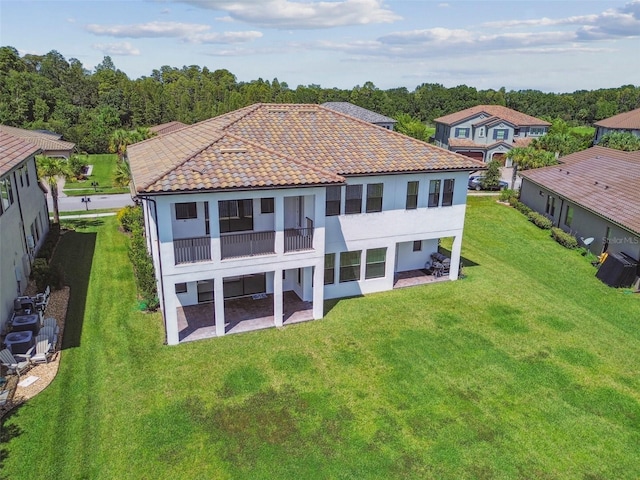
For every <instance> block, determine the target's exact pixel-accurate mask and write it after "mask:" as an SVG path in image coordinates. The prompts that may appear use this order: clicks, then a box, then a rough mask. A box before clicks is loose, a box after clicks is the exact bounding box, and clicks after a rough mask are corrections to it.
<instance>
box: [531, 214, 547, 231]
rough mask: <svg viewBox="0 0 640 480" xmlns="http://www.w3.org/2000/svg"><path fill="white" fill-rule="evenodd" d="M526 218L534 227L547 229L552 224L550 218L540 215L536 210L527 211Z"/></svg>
mask: <svg viewBox="0 0 640 480" xmlns="http://www.w3.org/2000/svg"><path fill="white" fill-rule="evenodd" d="M527 218H528V219H529V221H530V222H533V224H534V225H535V226H536V227H538V228H542V229H543V230H549V229H550V228H551V227H552V226H553V223H552V222H551V220H549V219H548V218H547V217H545V216H544V215H540V214H539V213H538V212H529V213H528V214H527Z"/></svg>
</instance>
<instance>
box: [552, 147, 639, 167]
mask: <svg viewBox="0 0 640 480" xmlns="http://www.w3.org/2000/svg"><path fill="white" fill-rule="evenodd" d="M589 158H618V159H621V160H626V161H629V162H634V161H635V162H638V163H640V151H637V152H623V151H622V150H615V149H613V148H607V147H601V146H599V145H596V146H594V147H591V148H587V149H586V150H581V151H579V152H575V153H572V154H570V155H565V156H564V157H560V158H559V159H558V161H559V162H560V163H574V162H580V161H582V160H587V159H589Z"/></svg>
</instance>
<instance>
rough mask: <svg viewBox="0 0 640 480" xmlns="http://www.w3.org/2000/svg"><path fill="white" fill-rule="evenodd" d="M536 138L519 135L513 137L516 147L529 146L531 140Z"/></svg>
mask: <svg viewBox="0 0 640 480" xmlns="http://www.w3.org/2000/svg"><path fill="white" fill-rule="evenodd" d="M534 140H535V138H534V137H518V138H514V139H513V146H514V147H528V146H529V144H530V143H531V142H533V141H534Z"/></svg>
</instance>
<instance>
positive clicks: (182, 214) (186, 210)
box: [175, 202, 198, 220]
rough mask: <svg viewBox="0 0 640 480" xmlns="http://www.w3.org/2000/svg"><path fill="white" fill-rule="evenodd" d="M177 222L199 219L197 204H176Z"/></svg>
mask: <svg viewBox="0 0 640 480" xmlns="http://www.w3.org/2000/svg"><path fill="white" fill-rule="evenodd" d="M175 205H176V220H188V219H190V218H198V209H197V207H196V202H186V203H176V204H175Z"/></svg>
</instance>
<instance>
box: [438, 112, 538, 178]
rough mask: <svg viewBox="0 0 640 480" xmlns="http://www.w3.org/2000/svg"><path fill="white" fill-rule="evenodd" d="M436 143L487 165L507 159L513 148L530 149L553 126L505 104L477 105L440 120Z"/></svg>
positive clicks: (508, 163)
mask: <svg viewBox="0 0 640 480" xmlns="http://www.w3.org/2000/svg"><path fill="white" fill-rule="evenodd" d="M434 121H435V123H436V133H435V135H434V137H433V138H434V143H435V144H436V145H438V146H439V147H442V148H446V149H448V150H451V151H453V152H457V153H460V154H462V155H466V156H467V157H471V158H475V159H477V160H481V161H483V162H487V163H488V162H490V161H491V160H500V161H501V162H502V163H503V165H504V164H505V162H506V166H508V167H510V166H511V165H510V161H508V160H506V159H505V155H506V153H507V152H508V151H509V150H511V149H512V148H513V147H524V146H527V145H528V144H529V143H530V142H531V140H533V139H534V138H540V137H541V136H542V135H544V134H546V133H547V131H548V130H549V127H550V126H551V124H550V123H549V122H545V121H544V120H540V119H539V118H535V117H532V116H530V115H525V114H524V113H520V112H517V111H516V110H512V109H510V108H507V107H503V106H501V105H477V106H475V107H471V108H467V109H465V110H461V111H459V112H456V113H452V114H450V115H445V116H444V117H440V118H436V119H435V120H434Z"/></svg>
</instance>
